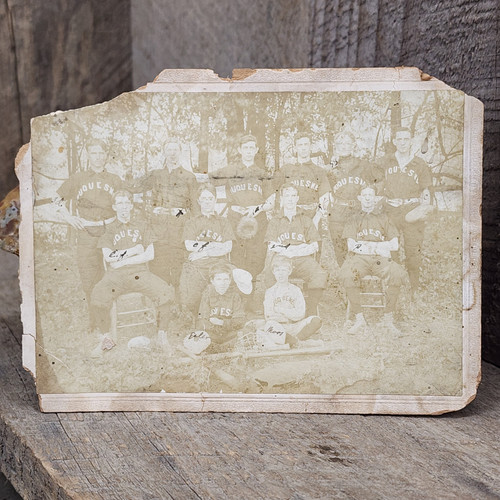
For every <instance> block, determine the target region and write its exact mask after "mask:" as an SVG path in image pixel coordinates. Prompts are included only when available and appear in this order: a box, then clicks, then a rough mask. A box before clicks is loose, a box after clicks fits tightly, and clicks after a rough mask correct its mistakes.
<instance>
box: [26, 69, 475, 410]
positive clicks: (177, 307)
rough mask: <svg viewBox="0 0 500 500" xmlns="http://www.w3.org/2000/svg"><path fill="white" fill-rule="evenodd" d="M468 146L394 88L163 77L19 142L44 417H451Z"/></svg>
mask: <svg viewBox="0 0 500 500" xmlns="http://www.w3.org/2000/svg"><path fill="white" fill-rule="evenodd" d="M482 123H483V107H482V104H481V103H480V102H479V101H478V100H477V99H475V98H473V97H470V96H467V95H465V94H464V93H463V92H461V91H458V90H455V89H453V88H452V87H450V86H448V85H447V84H446V83H443V82H441V81H439V80H437V79H435V78H433V77H431V76H429V75H427V74H426V73H423V72H422V71H420V70H419V69H417V68H405V67H402V68H350V69H323V68H322V69H311V68H305V69H237V70H234V71H233V75H232V78H220V77H219V76H218V75H217V74H215V73H214V72H213V71H211V70H207V69H205V70H202V69H200V70H186V69H177V70H164V71H162V72H161V73H160V74H159V75H158V76H157V77H156V79H155V80H154V82H151V83H148V84H147V85H145V86H144V87H141V88H140V89H138V90H137V91H135V92H130V93H126V94H122V95H121V96H119V97H117V98H115V99H113V100H111V101H109V102H107V103H103V104H101V105H98V106H90V107H87V108H81V109H77V110H70V111H61V112H57V113H52V114H50V115H46V116H43V117H37V118H36V119H34V120H32V136H31V142H30V145H29V149H28V151H27V152H25V154H24V156H23V157H22V158H20V162H19V164H18V166H17V173H18V177H19V180H20V203H21V214H22V221H21V227H20V237H19V245H20V281H21V290H22V297H23V299H22V300H23V305H22V319H23V328H24V336H23V364H24V366H25V367H26V368H27V369H28V370H30V371H31V372H32V373H33V374H35V373H36V377H37V392H38V394H39V398H40V406H41V409H42V410H43V411H48V412H52V411H54V412H55V411H57V412H64V411H230V412H231V411H245V412H250V411H258V412H304V413H315V412H316V413H384V414H423V415H434V414H440V413H444V412H448V411H455V410H458V409H460V408H462V407H464V406H465V405H466V404H468V403H469V402H470V401H471V400H472V399H473V398H474V397H475V394H476V390H477V385H478V381H479V378H480V328H479V325H480V300H481V284H480V271H479V268H480V265H479V263H480V250H481V232H480V229H481V215H480V204H481V160H482ZM35 346H36V348H35Z"/></svg>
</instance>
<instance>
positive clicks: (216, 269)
mask: <svg viewBox="0 0 500 500" xmlns="http://www.w3.org/2000/svg"><path fill="white" fill-rule="evenodd" d="M232 271H233V266H231V265H230V264H229V263H227V262H219V263H216V264H215V265H214V266H212V267H211V268H210V271H209V276H210V284H209V285H208V286H207V287H206V288H205V290H204V291H203V293H202V296H201V301H200V308H199V311H198V318H197V320H196V328H197V329H198V330H202V331H206V332H207V333H208V334H209V336H210V340H211V345H212V349H214V348H215V349H217V348H219V347H222V345H223V344H226V345H227V343H229V342H231V341H233V340H235V339H236V337H237V331H238V329H239V328H241V327H242V326H243V324H244V322H245V313H244V310H243V305H242V301H241V296H240V294H239V291H238V289H237V287H236V285H235V283H234V281H233V277H232V276H233V275H232Z"/></svg>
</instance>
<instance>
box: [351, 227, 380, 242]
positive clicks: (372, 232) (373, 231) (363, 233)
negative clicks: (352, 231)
mask: <svg viewBox="0 0 500 500" xmlns="http://www.w3.org/2000/svg"><path fill="white" fill-rule="evenodd" d="M367 236H375V238H378V239H379V240H380V241H384V240H385V236H384V234H382V231H380V230H379V229H372V228H368V229H361V230H360V231H358V234H357V237H358V238H366V237H367Z"/></svg>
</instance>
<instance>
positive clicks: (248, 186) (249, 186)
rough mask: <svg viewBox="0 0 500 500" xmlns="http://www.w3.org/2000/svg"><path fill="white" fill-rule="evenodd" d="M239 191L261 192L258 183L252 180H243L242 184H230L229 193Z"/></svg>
mask: <svg viewBox="0 0 500 500" xmlns="http://www.w3.org/2000/svg"><path fill="white" fill-rule="evenodd" d="M241 191H253V192H256V193H259V194H262V187H261V186H260V184H254V183H253V182H244V183H242V184H233V185H232V186H231V193H239V192H241Z"/></svg>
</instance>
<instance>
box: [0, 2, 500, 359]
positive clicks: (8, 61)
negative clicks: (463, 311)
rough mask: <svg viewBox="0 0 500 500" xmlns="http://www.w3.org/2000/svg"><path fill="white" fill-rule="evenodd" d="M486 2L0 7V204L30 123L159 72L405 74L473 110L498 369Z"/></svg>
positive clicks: (489, 329) (487, 348) (495, 98)
mask: <svg viewBox="0 0 500 500" xmlns="http://www.w3.org/2000/svg"><path fill="white" fill-rule="evenodd" d="M498 10H499V6H498V2H497V1H496V0H443V1H441V2H435V1H433V0H424V1H421V0H420V1H418V0H396V1H394V0H371V1H370V0H365V1H363V0H332V1H328V0H254V1H252V2H247V1H244V0H128V1H127V0H107V1H105V2H103V1H100V0H46V1H44V2H35V1H33V0H3V1H2V2H0V85H1V88H2V92H1V93H0V109H1V110H2V122H1V124H0V128H1V133H0V196H3V195H5V194H6V193H7V191H8V190H9V189H11V188H12V187H14V186H15V185H16V183H17V180H16V178H15V175H14V172H13V159H14V156H15V153H16V151H17V149H18V148H19V146H21V145H22V144H23V143H25V142H27V141H29V138H30V128H29V122H30V119H31V117H33V116H37V115H40V114H45V113H49V112H51V111H54V110H57V109H62V110H66V109H71V108H76V107H81V106H85V105H89V104H93V103H97V102H102V101H104V100H107V99H110V98H112V97H114V96H116V95H118V94H120V93H121V92H124V91H128V90H132V89H133V88H135V87H138V86H140V85H143V84H144V83H146V82H147V81H151V80H152V79H153V78H154V77H155V75H156V74H157V73H158V72H159V71H160V70H162V69H163V68H211V69H214V70H215V71H216V72H217V73H219V74H220V75H221V76H228V75H230V73H231V70H232V68H234V67H257V68H259V67H260V68H266V67H271V68H272V67H277V68H279V67H308V66H312V67H360V66H401V65H407V66H417V67H419V68H420V69H421V70H423V71H424V72H426V73H429V74H431V75H432V76H435V77H437V78H439V79H441V80H443V81H445V82H446V83H447V84H449V85H451V86H453V87H455V88H458V89H461V90H463V91H464V92H467V93H468V94H470V95H473V96H475V97H478V98H479V99H481V100H482V101H483V102H484V104H485V135H484V145H485V146H484V183H483V188H484V203H483V229H484V236H483V252H484V253H483V271H484V279H483V313H484V317H483V356H484V358H485V359H486V360H488V361H490V362H493V363H495V364H497V365H500V340H499V337H498V335H496V328H497V325H498V323H499V321H500V305H499V300H498V298H499V295H500V293H499V287H498V282H499V279H498V278H499V276H498V274H499V271H498V266H497V261H498V255H499V250H498V248H497V247H498V244H497V239H498V227H499V216H498V212H499V210H498V209H499V206H498V205H499V203H500V201H499V200H500V198H499V197H498V196H497V194H496V193H497V191H498V188H499V185H500V181H499V179H500V177H499V174H498V171H499V168H500V153H499V143H500V140H499V139H500V120H499V115H500V104H499V101H500V99H499V89H498V85H499V79H500V77H499V73H500V64H498V62H499V51H498V35H499V28H498Z"/></svg>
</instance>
